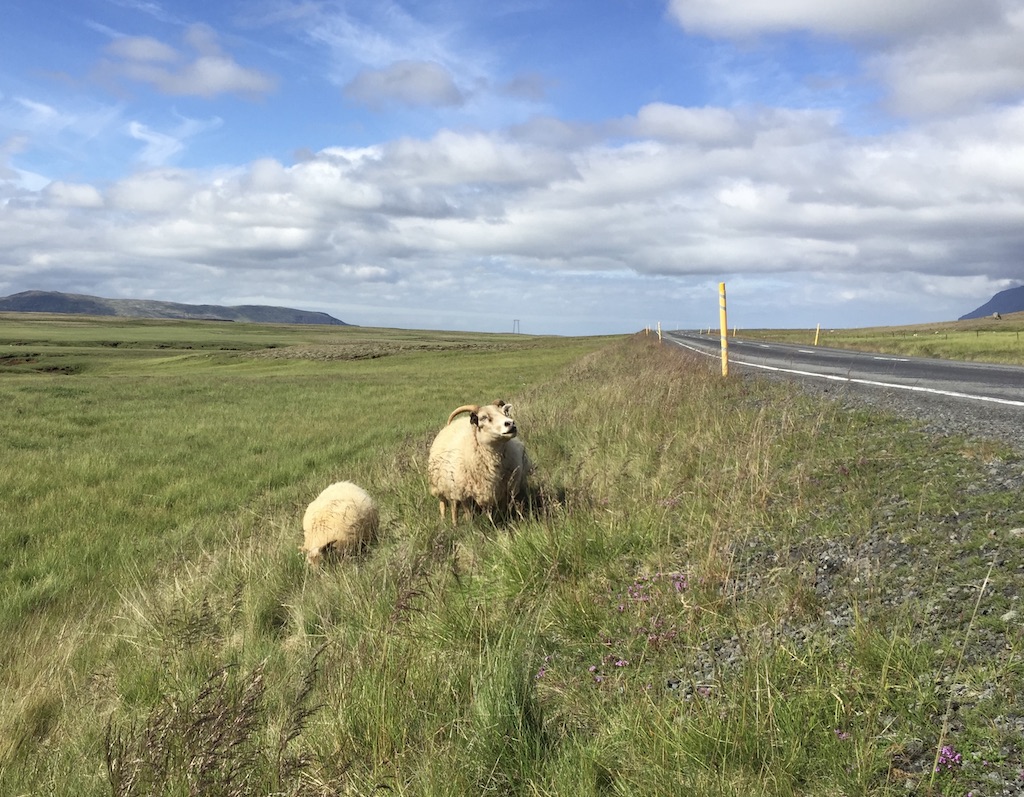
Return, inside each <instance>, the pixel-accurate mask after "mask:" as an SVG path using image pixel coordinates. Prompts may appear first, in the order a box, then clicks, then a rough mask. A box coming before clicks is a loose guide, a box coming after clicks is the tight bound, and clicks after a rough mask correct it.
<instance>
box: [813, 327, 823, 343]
mask: <svg viewBox="0 0 1024 797" xmlns="http://www.w3.org/2000/svg"><path fill="white" fill-rule="evenodd" d="M820 334H821V324H818V328H817V329H815V330H814V345H815V346H817V345H818V335H820Z"/></svg>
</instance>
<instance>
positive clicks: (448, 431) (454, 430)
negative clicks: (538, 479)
mask: <svg viewBox="0 0 1024 797" xmlns="http://www.w3.org/2000/svg"><path fill="white" fill-rule="evenodd" d="M462 413H468V414H469V417H468V418H459V417H458V416H459V415H461V414H462ZM518 431H519V430H518V428H517V427H516V422H515V420H514V419H513V418H512V405H511V404H506V403H505V402H504V401H500V400H499V401H495V402H494V403H493V404H486V405H484V406H479V405H476V404H466V405H464V406H462V407H459V408H458V409H457V410H455V411H453V412H452V414H451V415H449V416H448V423H447V424H446V425H445V426H444V428H442V429H441V431H440V432H438V433H437V437H435V438H434V442H433V443H432V444H431V446H430V455H429V457H428V459H427V480H428V482H429V485H430V494H431V495H433V496H435V497H437V498H438V499H439V508H440V511H441V517H442V518H444V517H445V516H446V512H445V508H446V504H447V505H448V506H450V507H451V516H452V524H453V525H454V524H456V523H458V506H459V504H460V503H461V504H463V505H465V506H467V507H468V506H470V505H471V504H475V505H476V506H477V507H478V508H480V509H481V510H483V511H484V512H486V513H487V515H488V517H491V516H492V513H493V512H494V510H498V511H500V512H505V511H507V509H508V508H509V505H510V504H511V503H512V502H513V501H514V500H515V499H516V498H518V497H519V496H521V495H522V494H523V493H524V491H525V488H526V477H527V475H528V474H529V472H530V470H531V468H532V464H531V463H530V460H529V457H527V455H526V447H525V446H524V445H523V443H522V441H520V440H517V439H516V435H517V434H518Z"/></svg>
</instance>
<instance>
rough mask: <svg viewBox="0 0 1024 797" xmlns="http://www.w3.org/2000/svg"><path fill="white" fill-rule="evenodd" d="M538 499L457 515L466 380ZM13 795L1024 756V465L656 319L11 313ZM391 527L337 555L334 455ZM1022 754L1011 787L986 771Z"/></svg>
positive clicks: (4, 508)
mask: <svg viewBox="0 0 1024 797" xmlns="http://www.w3.org/2000/svg"><path fill="white" fill-rule="evenodd" d="M499 397H501V398H504V399H506V400H508V401H511V402H512V403H513V405H514V406H515V408H516V413H515V414H516V417H517V420H518V421H519V423H520V426H521V429H522V438H523V440H524V442H525V443H526V445H527V447H528V449H529V451H530V452H531V456H532V458H533V459H534V460H535V462H536V463H537V472H536V473H535V474H534V476H533V480H532V489H531V496H530V501H529V504H528V506H526V507H525V508H524V510H523V512H522V513H521V514H518V515H515V516H513V517H510V518H508V519H506V520H503V521H500V522H498V523H496V524H495V523H492V522H490V521H489V520H488V519H487V518H486V517H475V518H473V519H472V520H470V521H468V522H464V523H460V524H459V526H457V527H454V528H453V527H452V526H451V525H450V524H449V523H446V522H445V521H444V520H442V519H441V517H440V516H439V513H438V509H437V504H436V502H435V501H434V499H432V498H431V497H430V495H429V494H428V491H427V487H426V479H425V462H426V452H427V448H428V447H429V443H430V440H431V439H432V437H433V435H434V433H436V431H437V429H438V428H439V427H440V425H441V424H442V423H443V422H444V420H445V419H446V418H447V415H448V412H449V411H450V410H451V409H452V408H454V407H456V406H458V405H461V404H463V403H467V402H470V401H479V402H485V401H490V400H492V399H495V398H499ZM0 406H2V407H4V410H3V412H2V413H0V440H2V441H3V447H4V457H3V459H2V461H0V598H2V600H0V634H2V636H0V639H3V640H4V643H5V644H4V645H3V648H2V649H0V794H4V795H8V794H10V795H42V794H53V795H66V794H71V793H73V794H77V795H81V796H82V797H86V796H91V795H121V796H124V797H127V796H128V795H239V796H241V795H271V794H274V795H341V794H344V795H348V794H369V793H376V792H378V791H380V792H388V793H393V794H402V795H482V794H503V795H542V794H543V795H562V794H564V795H659V794H664V795H674V794H680V793H688V794H701V795H702V794H708V795H712V794H714V795H737V796H738V795H759V794H764V795H768V794H772V795H776V794H782V795H805V794H806V795H890V794H891V795H895V794H907V793H908V792H913V793H918V794H949V795H953V794H960V795H962V794H966V793H967V792H968V791H969V790H973V791H974V793H975V794H985V793H998V792H997V791H996V789H997V788H1002V787H1004V786H1005V785H1006V784H1011V785H1012V784H1020V783H1021V780H1020V778H1021V777H1024V771H1022V747H1024V745H1022V742H1021V726H1022V724H1024V720H1022V719H1021V718H1022V717H1024V689H1022V686H1024V681H1022V674H1024V665H1022V662H1021V657H1020V652H1021V649H1022V642H1024V640H1022V625H1021V619H1020V613H1019V609H1020V607H1019V603H1018V602H1017V592H1018V589H1019V586H1020V580H1021V578H1022V577H1024V554H1022V553H1021V552H1020V551H1019V548H1020V544H1019V542H1020V539H1019V538H1020V536H1021V535H1022V534H1024V502H1022V501H1021V499H1020V488H1019V486H1015V485H1013V484H1010V483H1009V482H1007V481H1006V480H1005V479H1004V480H996V479H993V478H992V473H993V472H994V471H998V472H1000V473H1024V464H1022V462H1021V458H1020V455H1019V454H1018V453H1016V452H1013V451H1011V450H1008V449H1006V448H1005V447H1004V446H1002V445H1000V444H997V443H994V442H990V441H985V440H973V439H963V438H933V437H930V436H928V435H926V434H924V433H923V432H922V431H921V430H919V429H916V428H914V426H912V425H911V424H910V423H908V422H906V421H902V420H898V419H895V418H891V417H887V416H884V415H879V414H877V413H872V412H868V411H850V410H848V409H844V408H842V407H839V406H838V405H835V404H831V403H827V402H826V403H823V402H822V401H821V400H819V399H815V398H812V397H809V396H807V395H804V394H802V393H800V392H799V391H798V390H797V389H795V388H793V387H792V386H789V385H786V384H782V383H776V382H768V381H761V380H757V379H752V378H742V377H737V376H732V377H730V378H728V379H722V378H721V377H720V376H719V375H718V374H717V373H716V372H715V369H714V368H713V367H709V365H708V363H707V362H706V361H705V360H703V359H692V358H690V357H688V356H687V354H686V353H685V352H681V351H680V350H679V349H678V347H671V346H662V345H659V343H658V341H657V337H656V336H654V335H649V334H644V333H642V332H641V333H638V334H636V335H629V336H612V337H606V338H554V337H550V338H549V337H530V336H522V335H483V334H480V335H476V334H468V333H466V334H463V333H435V332H411V331H402V330H387V329H365V328H344V327H342V328H315V327H291V326H273V325H266V326H255V325H241V324H224V323H216V322H205V323H204V322H168V321H126V320H124V319H87V318H62V317H55V316H54V317H36V316H31V317H29V316H20V315H16V314H10V315H3V316H0ZM349 478H350V479H353V480H354V481H357V482H358V483H360V484H362V485H363V486H364V487H365V488H366V489H367V490H369V491H370V492H371V493H372V494H373V495H374V496H375V498H376V499H377V502H378V504H379V505H380V507H381V514H382V535H381V539H380V540H379V542H378V543H377V544H376V545H374V546H373V547H372V548H371V549H370V550H369V551H368V552H367V553H366V554H365V555H362V556H359V557H355V558H350V559H341V560H334V561H329V562H327V563H326V564H325V565H324V566H323V567H321V568H319V569H310V568H309V567H307V565H306V563H305V561H304V559H303V558H302V556H301V555H300V554H299V551H298V547H299V544H300V542H301V516H302V512H303V510H304V508H305V506H306V504H307V503H308V502H309V501H310V500H311V499H312V498H313V497H314V496H315V495H316V494H317V493H318V492H319V491H320V490H321V489H322V488H323V487H324V486H326V485H327V484H329V483H330V482H332V481H335V480H338V479H349ZM986 788H988V789H989V790H990V791H988V792H986V791H985V789H986Z"/></svg>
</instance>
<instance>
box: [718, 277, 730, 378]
mask: <svg viewBox="0 0 1024 797" xmlns="http://www.w3.org/2000/svg"><path fill="white" fill-rule="evenodd" d="M718 327H719V329H720V330H721V337H722V376H728V375H729V324H728V322H727V321H726V317H725V283H724V282H719V283H718Z"/></svg>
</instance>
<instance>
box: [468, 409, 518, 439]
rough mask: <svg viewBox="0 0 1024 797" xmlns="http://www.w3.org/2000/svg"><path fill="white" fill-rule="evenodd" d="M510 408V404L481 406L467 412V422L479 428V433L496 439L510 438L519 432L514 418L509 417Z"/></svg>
mask: <svg viewBox="0 0 1024 797" xmlns="http://www.w3.org/2000/svg"><path fill="white" fill-rule="evenodd" d="M511 409H512V405H511V404H506V405H504V406H503V407H496V406H494V405H493V404H491V405H488V406H485V407H481V408H480V409H479V410H477V411H476V412H471V413H470V414H469V422H470V424H472V425H473V426H475V427H476V428H477V429H478V430H479V432H478V433H479V434H482V435H485V436H487V437H493V438H495V439H496V440H511V439H512V438H513V437H515V436H516V435H517V434H518V433H519V430H518V429H517V428H516V422H515V420H513V419H512V418H511V417H510V415H511Z"/></svg>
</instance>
